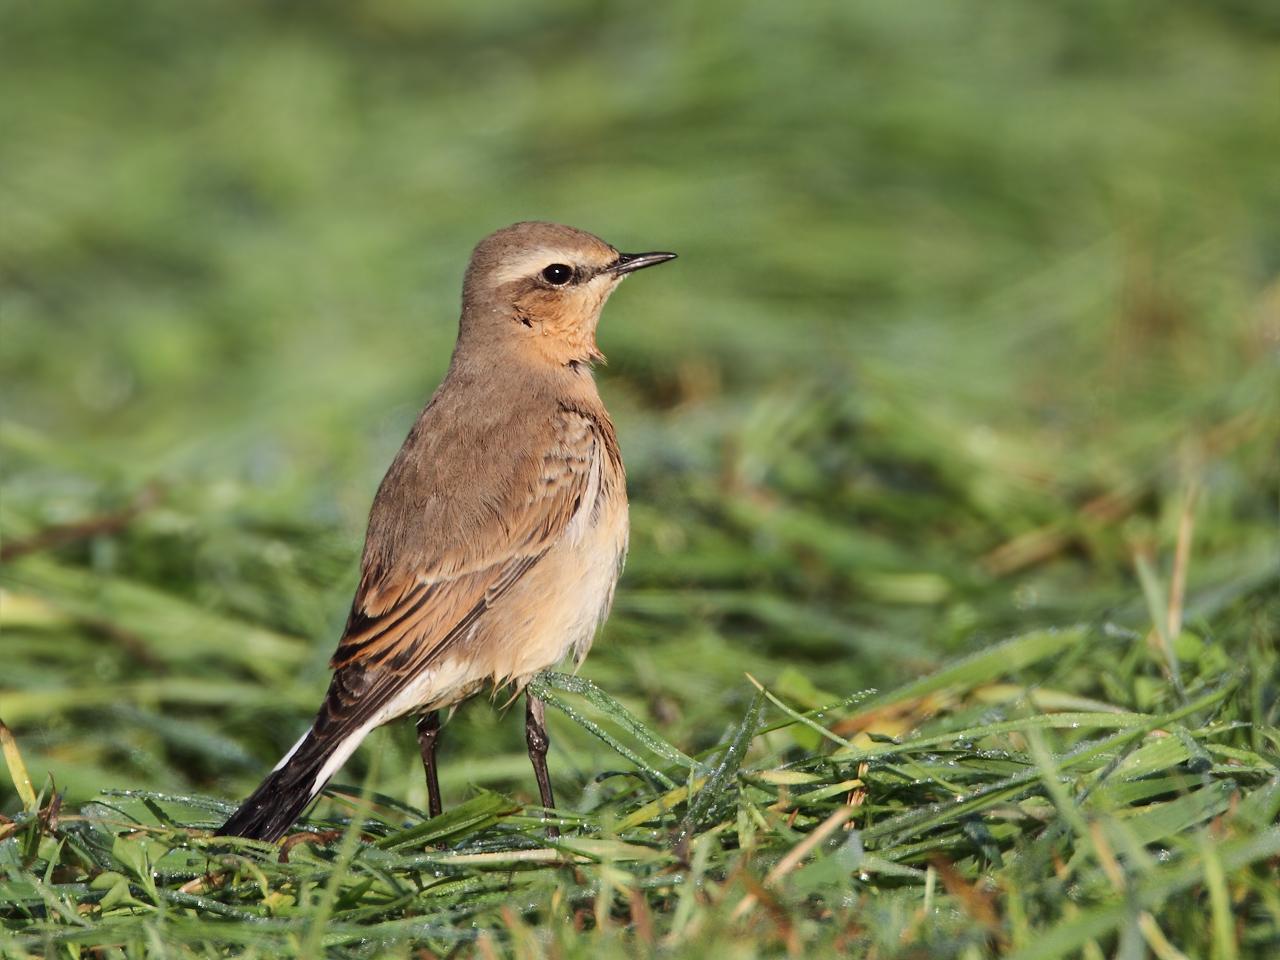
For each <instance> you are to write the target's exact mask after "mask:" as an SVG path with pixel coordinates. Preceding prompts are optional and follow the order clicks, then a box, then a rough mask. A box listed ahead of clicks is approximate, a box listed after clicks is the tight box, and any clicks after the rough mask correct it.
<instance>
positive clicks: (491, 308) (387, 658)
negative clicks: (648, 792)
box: [218, 223, 675, 840]
mask: <svg viewBox="0 0 1280 960" xmlns="http://www.w3.org/2000/svg"><path fill="white" fill-rule="evenodd" d="M674 257H675V254H674V253H639V254H635V253H619V252H618V251H617V250H615V249H614V248H613V247H612V246H610V245H609V244H607V243H605V242H604V241H603V240H600V239H599V238H598V237H594V236H592V235H591V234H589V233H584V232H583V231H581V230H575V229H573V228H572V227H564V226H560V225H558V224H554V223H517V224H514V225H513V226H510V227H507V228H506V229H505V230H499V231H498V232H497V233H494V234H492V235H491V236H489V237H487V238H485V239H484V240H483V241H482V242H481V243H480V245H479V246H478V247H476V249H475V252H474V253H473V254H472V256H471V263H470V265H469V266H468V268H467V273H466V279H465V281H464V282H463V287H462V318H461V321H460V323H459V325H458V342H457V346H456V347H455V348H454V351H453V358H452V360H451V362H450V364H449V371H448V373H447V374H446V375H445V378H444V381H443V382H442V383H441V384H440V386H439V388H438V389H437V390H436V392H435V395H434V396H433V397H432V398H431V401H430V402H429V403H428V404H427V406H426V408H425V409H424V410H423V411H422V413H421V415H419V417H418V421H417V423H415V424H414V426H413V429H412V430H410V431H409V436H408V439H406V440H405V442H404V446H402V447H401V448H400V452H399V453H398V454H397V455H396V458H395V460H394V461H393V462H392V464H391V468H390V469H389V470H388V471H387V475H386V477H384V478H383V481H382V485H381V486H380V487H379V488H378V494H377V496H376V497H375V498H374V501H373V509H372V510H371V512H370V515H369V528H368V533H367V534H366V537H365V545H364V556H363V559H362V561H361V576H360V585H359V587H358V588H357V589H356V596H355V600H354V602H353V603H352V606H351V614H350V616H349V617H348V619H347V626H346V630H345V631H344V632H343V635H342V639H341V640H340V641H339V643H338V649H337V652H336V653H334V655H333V659H332V660H331V661H330V663H331V666H332V667H333V671H334V672H333V679H332V681H331V682H330V684H329V692H328V694H327V695H326V697H325V700H324V703H323V705H322V706H321V707H320V711H319V713H318V714H317V716H316V719H315V722H314V724H313V725H312V727H311V729H310V730H309V731H307V733H306V734H304V735H303V737H302V738H301V739H300V740H299V741H298V742H297V743H296V744H294V746H293V749H291V750H290V751H289V752H288V753H287V754H286V755H285V757H284V759H283V760H281V761H280V763H279V764H277V765H276V768H275V769H274V770H273V771H272V772H271V774H270V775H269V776H268V777H267V778H266V780H264V781H263V783H262V785H261V786H259V787H258V789H257V790H255V791H254V792H253V794H252V795H251V796H250V797H249V798H248V799H247V800H245V802H244V803H243V804H242V805H241V807H240V809H239V810H237V811H236V812H235V813H234V814H233V815H232V817H231V818H230V819H229V820H228V821H227V822H226V823H225V824H223V825H222V827H221V829H220V830H219V831H218V833H219V834H220V835H223V836H240V837H254V838H257V839H261V840H275V839H278V838H279V837H281V836H282V835H283V834H284V833H285V832H286V831H287V830H288V829H289V827H290V826H291V825H292V824H293V822H294V821H295V820H297V818H298V817H299V815H300V814H301V813H302V811H303V810H304V809H305V808H306V806H307V804H308V803H310V802H311V801H312V800H313V799H314V798H315V796H316V795H317V794H318V793H319V792H320V791H321V790H322V789H323V788H324V786H325V784H326V783H328V781H329V779H330V777H332V776H333V775H334V774H335V773H336V772H337V771H338V769H339V768H340V767H341V766H342V765H343V763H345V762H346V760H347V758H348V757H350V756H351V754H352V752H353V751H354V750H355V749H356V747H357V746H358V745H359V744H360V741H362V740H363V739H364V738H365V736H366V735H367V734H368V733H369V732H370V731H371V730H373V729H374V727H377V726H380V725H382V724H384V723H387V722H388V721H391V720H394V719H396V718H397V717H403V716H407V715H415V716H418V717H419V718H420V719H419V721H418V742H419V746H420V748H421V751H422V761H423V765H424V767H425V770H426V776H427V788H428V792H429V805H430V813H431V815H432V816H436V815H437V814H439V813H440V787H439V782H438V778H437V775H436V762H435V748H436V737H437V735H438V732H439V729H440V723H439V713H438V711H439V710H441V709H445V708H450V707H453V706H455V705H456V704H458V703H459V702H461V701H462V700H465V699H466V698H468V697H470V696H472V695H473V694H475V693H477V692H478V691H480V690H481V689H482V688H483V687H485V686H492V687H494V689H497V688H498V687H501V686H504V685H510V686H511V687H512V688H514V690H515V692H516V693H517V694H518V693H519V692H520V691H521V690H523V689H524V688H525V686H526V685H527V684H528V683H529V681H530V680H531V679H532V678H533V677H534V676H535V675H536V674H537V673H539V672H540V671H542V670H545V669H547V668H548V667H551V666H553V665H555V664H556V663H558V662H559V661H561V660H562V659H564V657H565V656H566V655H567V654H569V653H570V652H571V651H572V653H573V655H574V658H575V660H576V661H578V662H580V661H581V660H582V658H583V657H585V656H586V654H587V651H588V650H589V649H590V647H591V642H592V640H593V639H594V637H595V634H596V630H597V629H598V627H599V626H600V624H601V623H602V622H603V621H604V619H605V617H606V616H607V615H608V612H609V606H610V604H611V602H612V600H613V590H614V585H615V583H616V582H617V579H618V573H619V571H620V570H621V567H622V561H623V559H624V557H625V555H626V551H627V491H626V477H625V474H624V472H623V467H622V457H621V454H620V453H619V450H618V441H617V437H616V435H615V434H614V429H613V423H612V421H611V420H610V419H609V414H608V413H607V412H606V411H605V408H604V404H603V403H602V402H601V400H600V394H599V393H598V392H597V390H596V384H595V379H594V377H593V376H592V373H591V365H592V363H594V362H595V361H598V360H602V359H603V355H602V354H601V353H600V350H599V349H598V348H597V346H596V337H595V333H596V324H597V323H598V322H599V319H600V310H601V308H602V307H603V306H604V303H605V301H606V300H607V299H608V298H609V295H610V294H611V293H613V291H614V289H615V288H616V287H617V286H618V284H619V283H620V282H621V281H622V279H623V277H625V276H626V275H627V274H629V273H633V272H635V271H636V270H640V269H643V268H644V267H651V266H654V265H655V264H659V263H663V262H665V261H667V260H671V259H673V258H674ZM525 734H526V738H527V741H528V746H529V757H530V759H531V760H532V761H533V768H534V773H535V775H536V777H537V780H538V790H539V794H540V795H541V799H542V805H543V806H544V807H548V808H550V807H552V806H554V799H553V797H552V794H551V783H550V780H549V779H548V777H547V763H546V756H547V747H548V740H547V734H546V730H545V728H544V726H543V705H542V702H541V701H539V700H537V699H535V698H534V697H533V696H531V695H529V694H527V693H526V711H525Z"/></svg>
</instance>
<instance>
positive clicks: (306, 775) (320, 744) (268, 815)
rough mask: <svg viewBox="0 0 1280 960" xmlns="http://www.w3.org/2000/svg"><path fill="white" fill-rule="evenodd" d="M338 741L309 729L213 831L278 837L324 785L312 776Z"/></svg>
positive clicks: (235, 835)
mask: <svg viewBox="0 0 1280 960" xmlns="http://www.w3.org/2000/svg"><path fill="white" fill-rule="evenodd" d="M341 743H342V738H339V737H323V738H319V737H317V736H316V733H315V731H314V730H312V731H311V732H310V733H308V734H307V736H306V738H305V739H304V740H303V741H302V742H301V743H300V744H299V745H298V747H297V749H296V750H294V751H293V755H292V756H290V757H289V759H288V760H287V761H286V762H285V763H284V765H283V766H281V767H280V768H279V769H277V770H273V771H272V772H271V774H270V775H269V776H268V777H267V778H266V779H265V780H263V781H262V783H261V784H260V785H259V786H258V789H257V790H254V791H253V793H252V794H250V795H249V798H248V799H247V800H245V802H244V803H242V804H241V805H240V809H239V810H237V811H236V812H235V813H233V814H232V815H231V818H230V819H229V820H228V821H227V822H226V823H224V824H223V825H222V826H221V827H219V828H218V831H217V835H218V836H220V837H248V838H250V839H253V840H266V841H270V842H274V841H276V840H279V839H280V838H281V837H282V836H284V835H285V833H286V832H288V830H289V828H290V827H291V826H293V824H294V822H295V821H296V820H297V819H298V817H300V816H301V815H302V811H303V810H305V809H306V808H307V805H308V804H309V803H311V801H312V800H313V799H315V797H316V795H317V794H319V793H320V791H321V790H322V789H323V788H324V783H320V784H317V783H316V778H317V777H318V776H319V775H320V771H321V770H322V769H323V768H324V765H325V762H326V761H327V760H328V759H329V758H330V757H331V756H332V755H333V753H334V751H335V750H336V749H337V748H338V747H339V746H340V745H341Z"/></svg>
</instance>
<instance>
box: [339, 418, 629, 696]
mask: <svg viewBox="0 0 1280 960" xmlns="http://www.w3.org/2000/svg"><path fill="white" fill-rule="evenodd" d="M420 426H421V424H420ZM546 426H547V427H548V429H547V430H546V433H545V434H544V436H545V441H544V442H543V443H541V444H529V443H528V440H527V438H522V439H524V440H525V444H524V447H525V450H526V452H525V453H524V454H522V455H518V456H515V457H513V458H512V461H511V462H510V463H509V464H508V465H507V467H506V469H496V470H495V469H494V468H493V465H492V464H489V465H488V466H489V469H488V470H487V471H486V474H487V476H486V484H485V485H486V486H489V487H491V488H492V489H489V490H479V489H478V487H479V486H480V485H479V484H478V483H476V478H475V476H474V475H473V474H472V472H471V469H472V468H474V467H476V466H477V465H476V464H475V463H473V462H472V461H473V460H474V459H475V457H476V456H477V454H479V455H482V454H483V448H484V447H485V446H486V444H484V443H480V444H473V446H472V448H471V449H469V450H467V451H465V452H463V451H461V450H459V451H458V458H459V459H458V460H455V461H454V463H453V467H454V468H455V474H454V476H453V477H452V478H441V477H439V476H434V475H433V476H423V475H422V473H423V469H424V464H426V465H427V466H426V469H427V470H434V471H437V472H438V467H436V466H434V464H436V463H437V462H438V461H437V460H436V459H435V458H434V457H433V456H432V455H431V454H435V453H437V451H426V452H425V453H426V454H427V455H425V456H415V455H414V452H413V451H412V450H411V448H412V447H413V446H414V445H415V443H417V445H418V446H419V447H421V446H423V445H424V444H425V443H428V442H429V441H425V440H419V439H415V437H414V436H412V435H411V437H410V439H409V442H408V443H406V450H410V453H409V454H408V455H406V454H405V453H403V452H402V455H401V456H400V457H397V460H396V463H395V464H393V466H392V469H391V471H389V472H388V476H387V480H385V481H384V483H383V489H382V490H380V491H379V496H378V501H377V502H375V508H374V515H373V516H372V517H371V519H370V536H369V543H368V544H367V545H366V549H365V557H364V568H363V571H362V577H361V581H360V586H359V588H358V589H357V592H356V597H355V601H354V603H353V604H352V609H351V614H350V616H349V618H348V621H347V628H346V630H345V631H344V633H343V637H342V640H341V641H340V642H339V644H338V649H337V651H336V652H335V653H334V656H333V659H332V661H331V663H332V666H333V667H334V668H335V669H343V668H349V667H353V666H359V667H361V668H363V669H362V670H361V671H360V672H361V673H366V672H369V668H372V667H375V666H383V665H385V666H387V667H389V668H391V671H392V672H394V673H397V674H399V673H402V672H403V673H404V674H405V675H406V676H407V677H411V676H413V675H416V674H417V673H418V672H419V671H420V670H421V669H422V668H423V667H424V666H426V665H427V664H429V663H431V662H432V661H433V660H435V659H437V658H438V657H439V655H440V654H441V653H442V652H443V651H444V650H445V649H448V648H449V647H451V646H453V645H454V644H455V643H457V642H458V641H459V640H460V639H461V638H463V637H465V636H466V634H467V632H468V631H469V629H470V627H471V625H472V624H473V623H474V622H475V620H476V619H477V618H478V617H479V616H480V615H481V614H482V613H483V612H484V611H485V610H486V609H488V607H489V606H490V605H491V604H492V603H493V602H494V601H496V600H497V599H498V598H499V597H501V596H502V595H503V594H504V593H505V592H506V591H507V590H509V589H510V588H511V586H512V585H513V584H515V583H516V582H517V581H518V580H519V579H520V577H522V576H523V575H524V574H525V573H526V572H527V571H528V570H529V569H530V568H531V567H532V566H533V565H534V564H536V563H537V562H538V561H539V560H540V559H541V558H542V556H543V555H544V554H545V553H546V551H547V550H548V549H550V547H551V546H552V544H554V543H555V541H556V540H557V539H558V538H559V537H560V536H562V535H563V534H565V533H566V531H568V530H569V529H570V525H571V524H572V523H573V522H574V518H575V516H577V515H578V512H579V510H581V509H583V508H584V506H585V508H586V510H588V511H589V510H590V509H591V507H592V506H593V503H592V502H588V499H590V500H594V498H596V497H598V495H599V490H600V478H601V462H600V457H601V455H602V452H604V451H605V450H606V448H608V449H611V448H612V444H610V443H609V442H608V441H609V440H610V439H611V436H610V437H608V438H606V437H605V436H603V435H602V433H601V425H600V423H599V422H598V421H597V420H596V419H595V418H593V417H590V416H587V415H584V414H582V413H579V412H577V411H574V410H569V409H565V408H561V409H560V410H559V411H558V413H557V415H556V417H555V418H553V422H552V423H550V424H547V425H546ZM415 432H416V431H415ZM450 445H452V444H450ZM530 446H534V447H536V446H541V447H542V450H541V451H540V452H537V451H534V452H528V448H529V447H530ZM477 448H479V449H478V450H477ZM418 452H419V453H422V452H423V451H421V450H419V451H418ZM459 466H460V467H461V469H460V470H458V469H457V468H458V467H459ZM414 471H416V473H415V472H414ZM402 486H403V487H405V488H407V489H408V490H411V491H413V492H414V493H412V494H403V493H401V492H399V489H400V487H402ZM450 486H452V489H450ZM423 489H426V490H428V491H431V493H430V494H429V495H428V496H426V497H425V498H424V497H421V496H416V495H415V494H420V493H421V491H422V490H423ZM380 532H382V535H381V536H379V533H380ZM375 539H378V540H388V539H389V540H390V541H391V543H392V546H391V547H390V549H388V548H387V546H386V544H385V543H378V542H375ZM376 672H381V671H376ZM395 686H396V687H398V686H400V685H399V684H395ZM388 695H389V694H388ZM364 696H366V694H361V698H362V699H363V698H364ZM373 699H374V700H379V701H383V702H385V697H382V696H375V697H373Z"/></svg>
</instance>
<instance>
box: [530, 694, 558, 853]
mask: <svg viewBox="0 0 1280 960" xmlns="http://www.w3.org/2000/svg"><path fill="white" fill-rule="evenodd" d="M524 705H525V709H524V737H525V741H526V742H527V743H528V744H529V759H530V760H531V761H532V762H533V775H534V776H535V777H537V778H538V795H539V796H540V797H541V798H542V805H543V806H544V807H546V808H547V809H548V810H554V809H555V805H556V800H555V797H553V796H552V795H551V778H550V777H549V776H547V748H548V747H550V746H551V740H550V739H549V738H548V737H547V727H546V724H545V722H544V720H543V707H542V701H541V700H539V699H538V698H537V697H535V696H534V695H533V694H531V693H527V692H526V693H525V695H524ZM547 836H549V837H558V836H560V829H559V828H558V827H556V826H554V825H553V826H549V827H547Z"/></svg>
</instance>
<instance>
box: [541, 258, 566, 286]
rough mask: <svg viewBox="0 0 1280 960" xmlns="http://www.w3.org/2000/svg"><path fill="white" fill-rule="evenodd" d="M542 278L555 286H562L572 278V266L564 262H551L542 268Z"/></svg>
mask: <svg viewBox="0 0 1280 960" xmlns="http://www.w3.org/2000/svg"><path fill="white" fill-rule="evenodd" d="M542 279H543V280H545V281H547V283H553V284H555V285H556V286H557V287H563V286H564V285H565V284H566V283H568V282H569V281H570V280H572V279H573V267H571V266H569V265H568V264H564V263H553V264H551V266H549V267H543V268H542Z"/></svg>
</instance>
